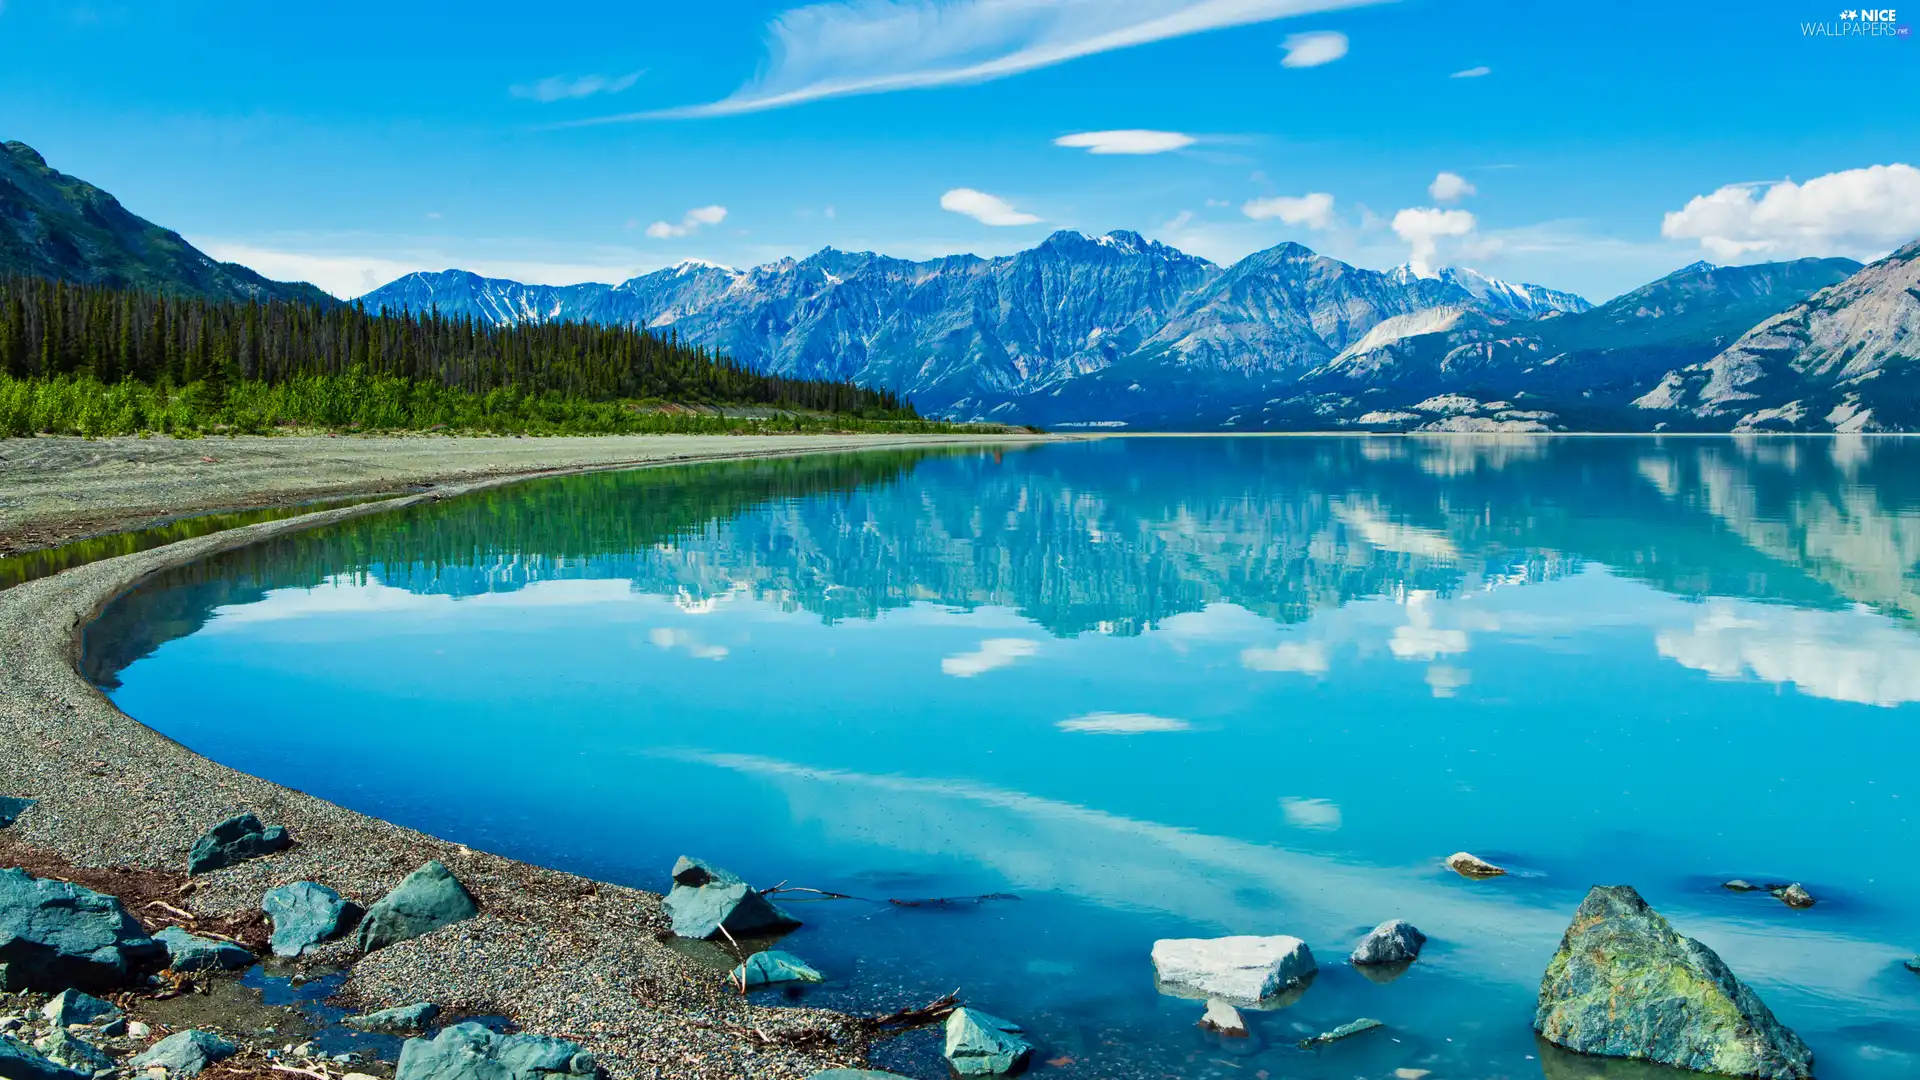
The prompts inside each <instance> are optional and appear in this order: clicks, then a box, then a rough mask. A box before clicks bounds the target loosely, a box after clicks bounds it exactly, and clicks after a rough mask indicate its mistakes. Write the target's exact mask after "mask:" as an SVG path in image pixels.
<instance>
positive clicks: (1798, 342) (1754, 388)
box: [1633, 241, 1920, 431]
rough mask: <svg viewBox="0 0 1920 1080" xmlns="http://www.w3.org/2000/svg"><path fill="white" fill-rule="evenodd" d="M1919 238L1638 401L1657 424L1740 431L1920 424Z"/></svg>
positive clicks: (1670, 378)
mask: <svg viewBox="0 0 1920 1080" xmlns="http://www.w3.org/2000/svg"><path fill="white" fill-rule="evenodd" d="M1916 365H1920V241H1915V242H1914V243H1911V244H1908V245H1907V246H1906V247H1903V248H1901V249H1900V250H1898V251H1896V252H1894V253H1893V254H1892V255H1889V256H1887V257H1886V258H1884V259H1882V260H1880V261H1879V262H1876V263H1874V264H1873V265H1871V266H1868V267H1867V268H1865V269H1863V270H1861V271H1860V272H1859V273H1857V274H1854V275H1853V276H1851V277H1849V278H1847V279H1846V280H1845V281H1843V282H1840V283H1839V284H1837V285H1834V286H1831V287H1829V288H1826V289H1822V290H1821V291H1820V292H1817V293H1815V294H1814V295H1812V296H1810V297H1808V298H1807V299H1806V300H1804V301H1803V302H1801V303H1798V304H1795V305H1793V306H1792V307H1790V308H1788V309H1787V310H1785V311H1782V312H1781V313H1780V314H1778V315H1775V316H1773V317H1772V318H1769V319H1767V320H1765V321H1764V322H1761V323H1760V324H1759V325H1757V326H1755V327H1754V328H1753V329H1751V330H1749V331H1748V332H1747V333H1745V334H1744V335H1742V336H1741V337H1740V339H1739V340H1738V341H1735V342H1734V343H1733V344H1732V345H1730V346H1729V347H1728V348H1727V349H1726V350H1725V351H1723V352H1720V353H1718V354H1717V355H1715V356H1713V357H1712V358H1711V359H1708V360H1706V361H1704V362H1701V363H1696V364H1692V365H1689V366H1687V367H1683V368H1679V369H1676V370H1673V371H1669V372H1667V373H1666V375H1665V376H1664V377H1662V378H1661V379H1660V381H1659V383H1658V384H1657V385H1656V386H1655V387H1654V388H1653V389H1652V390H1650V391H1648V392H1647V393H1646V394H1645V395H1643V396H1641V397H1639V398H1638V399H1636V400H1635V401H1634V403H1633V404H1634V406H1635V408H1637V409H1639V410H1642V411H1643V412H1645V413H1646V414H1647V415H1648V416H1649V417H1651V418H1653V420H1654V422H1656V423H1659V424H1662V425H1665V426H1672V427H1701V426H1706V427H1711V428H1713V429H1715V430H1725V428H1726V427H1727V426H1729V424H1731V426H1732V428H1733V429H1734V430H1736V431H1879V430H1911V429H1913V427H1914V426H1915V425H1916V424H1920V392H1917V391H1920V388H1916V386H1915V384H1914V377H1915V374H1916Z"/></svg>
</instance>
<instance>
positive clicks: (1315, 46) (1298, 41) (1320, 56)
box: [1280, 30, 1347, 68]
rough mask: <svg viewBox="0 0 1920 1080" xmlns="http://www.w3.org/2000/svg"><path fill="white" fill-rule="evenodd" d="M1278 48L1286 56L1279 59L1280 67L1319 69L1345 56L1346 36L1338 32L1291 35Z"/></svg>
mask: <svg viewBox="0 0 1920 1080" xmlns="http://www.w3.org/2000/svg"><path fill="white" fill-rule="evenodd" d="M1280 47H1281V48H1283V49H1285V50H1287V55H1286V56H1284V57H1281V59H1280V66H1281V67H1290V68H1310V67H1319V66H1320V65H1321V64H1331V63H1333V62H1334V61H1335V60H1338V59H1340V58H1341V57H1343V56H1345V55H1347V35H1345V34H1343V33H1341V32H1339V31H1338V30H1315V31H1313V32H1312V33H1307V34H1292V35H1289V36H1288V37H1287V40H1285V41H1283V42H1281V43H1280Z"/></svg>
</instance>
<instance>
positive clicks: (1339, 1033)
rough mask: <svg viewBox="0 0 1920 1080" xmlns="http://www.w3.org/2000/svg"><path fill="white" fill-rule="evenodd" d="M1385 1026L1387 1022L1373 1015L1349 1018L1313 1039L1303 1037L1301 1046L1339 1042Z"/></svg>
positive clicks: (1304, 1047)
mask: <svg viewBox="0 0 1920 1080" xmlns="http://www.w3.org/2000/svg"><path fill="white" fill-rule="evenodd" d="M1385 1026H1386V1025H1385V1024H1382V1023H1381V1022H1380V1021H1378V1020H1375V1019H1373V1018H1372V1017H1367V1016H1363V1017H1361V1018H1360V1019H1358V1020H1349V1021H1347V1022H1346V1023H1344V1024H1341V1025H1340V1026H1339V1027H1337V1028H1334V1029H1333V1030H1332V1031H1323V1032H1321V1033H1320V1034H1318V1035H1315V1036H1314V1037H1313V1038H1311V1039H1301V1040H1300V1047H1301V1049H1306V1048H1308V1047H1314V1046H1325V1045H1326V1044H1328V1043H1330V1042H1339V1041H1340V1040H1341V1039H1349V1038H1352V1037H1353V1036H1355V1035H1358V1034H1360V1033H1362V1032H1366V1031H1372V1030H1373V1029H1374V1028H1377V1027H1385Z"/></svg>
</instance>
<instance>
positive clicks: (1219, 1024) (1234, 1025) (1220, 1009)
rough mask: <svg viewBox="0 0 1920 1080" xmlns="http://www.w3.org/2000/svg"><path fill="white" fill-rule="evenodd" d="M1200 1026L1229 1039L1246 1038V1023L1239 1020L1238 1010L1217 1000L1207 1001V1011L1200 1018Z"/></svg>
mask: <svg viewBox="0 0 1920 1080" xmlns="http://www.w3.org/2000/svg"><path fill="white" fill-rule="evenodd" d="M1200 1026H1201V1027H1203V1028H1206V1029H1207V1030H1208V1031H1217V1032H1219V1033H1220V1034H1222V1035H1225V1036H1226V1037H1228V1038H1230V1039H1244V1038H1246V1037H1247V1022H1246V1021H1245V1020H1243V1019H1241V1017H1240V1010H1239V1009H1236V1008H1234V1007H1233V1006H1232V1005H1229V1004H1228V1003H1226V1002H1224V1001H1221V1000H1220V999H1219V998H1208V999H1207V1011H1206V1012H1205V1013H1203V1014H1201V1016H1200Z"/></svg>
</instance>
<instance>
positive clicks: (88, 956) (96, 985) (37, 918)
mask: <svg viewBox="0 0 1920 1080" xmlns="http://www.w3.org/2000/svg"><path fill="white" fill-rule="evenodd" d="M165 953H166V951H165V949H164V948H163V947H161V946H160V945H158V944H157V943H155V942H154V940H153V939H152V938H150V937H148V936H147V932H146V930H145V929H144V928H142V927H141V925H140V924H139V923H138V922H135V921H134V918H133V916H131V915H129V914H127V909H126V908H124V907H122V906H121V904H120V900H119V898H118V897H113V896H108V895H106V894H104V893H97V892H94V891H93V890H91V889H83V888H81V887H80V886H78V885H74V884H71V883H69V882H65V881H51V880H47V879H44V878H36V877H34V876H33V875H31V874H29V873H27V872H26V871H25V870H19V869H11V870H0V990H64V989H67V988H69V987H76V988H81V989H101V988H104V987H110V986H118V985H120V984H121V983H123V982H125V981H126V979H127V976H128V975H129V974H131V973H132V972H133V971H134V970H135V969H137V968H139V967H141V966H143V965H146V964H149V963H158V962H159V961H160V960H161V959H162V958H163V957H164V956H165Z"/></svg>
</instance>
